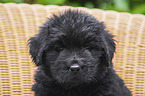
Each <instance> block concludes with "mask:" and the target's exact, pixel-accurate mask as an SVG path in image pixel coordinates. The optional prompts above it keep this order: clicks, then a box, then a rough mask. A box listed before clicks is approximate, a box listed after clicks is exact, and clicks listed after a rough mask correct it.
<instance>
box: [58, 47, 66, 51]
mask: <svg viewBox="0 0 145 96" xmlns="http://www.w3.org/2000/svg"><path fill="white" fill-rule="evenodd" d="M63 49H64V48H63V47H57V48H56V50H57V51H62V50H63Z"/></svg>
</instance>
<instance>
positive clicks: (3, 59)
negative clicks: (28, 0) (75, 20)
mask: <svg viewBox="0 0 145 96" xmlns="http://www.w3.org/2000/svg"><path fill="white" fill-rule="evenodd" d="M67 8H72V7H68V6H62V7H59V6H50V5H49V6H42V5H28V4H12V3H9V4H0V96H33V92H32V91H31V85H32V84H33V81H34V80H33V75H34V70H35V69H36V68H35V66H34V64H32V63H31V58H30V55H29V53H28V48H27V40H28V38H29V37H31V36H34V34H36V33H38V28H39V26H41V25H42V23H44V22H45V20H46V19H47V18H48V17H51V16H52V13H55V14H58V13H59V12H61V11H64V10H66V9H67ZM75 9H76V8H75ZM78 9H80V10H84V11H85V12H88V13H90V14H92V15H94V16H95V17H96V18H98V20H100V21H104V22H105V24H106V27H107V30H110V32H111V33H112V34H114V35H116V37H115V39H116V40H117V43H116V44H117V49H116V54H115V57H114V60H113V61H114V67H115V69H116V71H117V73H118V74H119V76H120V77H121V78H122V79H124V80H125V83H126V85H127V86H128V88H129V89H130V90H131V91H132V94H133V95H134V96H145V16H143V15H132V14H129V13H118V12H114V11H103V10H100V9H87V8H81V7H80V8H78Z"/></svg>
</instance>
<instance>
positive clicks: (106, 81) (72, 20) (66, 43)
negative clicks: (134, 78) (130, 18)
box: [29, 10, 131, 96]
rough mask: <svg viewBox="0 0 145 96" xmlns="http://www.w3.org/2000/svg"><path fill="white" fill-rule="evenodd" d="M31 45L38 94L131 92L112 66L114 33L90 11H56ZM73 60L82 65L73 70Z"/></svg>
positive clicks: (125, 95) (113, 95) (114, 95)
mask: <svg viewBox="0 0 145 96" xmlns="http://www.w3.org/2000/svg"><path fill="white" fill-rule="evenodd" d="M29 47H30V51H29V52H30V54H31V56H32V58H33V61H34V63H35V64H36V66H38V69H37V71H36V74H35V81H36V83H35V84H34V85H33V87H32V90H33V91H35V96H131V92H130V91H129V90H128V89H127V87H126V86H125V85H124V82H123V80H122V79H121V78H120V77H119V76H118V75H117V74H116V73H115V71H114V69H113V64H112V58H113V54H114V52H115V43H114V39H113V36H112V35H111V34H110V33H108V31H106V30H105V26H104V24H103V23H102V22H99V21H98V20H97V19H96V18H95V17H93V16H91V15H89V14H87V13H84V12H80V11H76V10H75V11H72V10H68V11H65V12H64V13H62V14H60V15H59V16H56V15H54V16H53V17H52V18H49V19H48V20H47V21H46V23H44V25H43V26H42V27H41V28H40V31H39V33H38V34H37V35H36V36H35V37H31V38H30V39H29ZM73 64H77V65H78V66H79V68H80V69H79V70H77V71H72V70H70V67H71V66H72V65H73Z"/></svg>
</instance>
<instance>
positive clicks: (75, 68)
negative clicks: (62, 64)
mask: <svg viewBox="0 0 145 96" xmlns="http://www.w3.org/2000/svg"><path fill="white" fill-rule="evenodd" d="M70 70H71V71H79V70H80V66H79V65H78V64H73V65H71V66H70Z"/></svg>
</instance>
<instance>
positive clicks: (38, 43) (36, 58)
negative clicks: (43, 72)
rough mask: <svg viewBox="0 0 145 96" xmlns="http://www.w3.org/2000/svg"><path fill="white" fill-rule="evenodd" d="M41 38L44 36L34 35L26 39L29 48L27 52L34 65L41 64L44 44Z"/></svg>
mask: <svg viewBox="0 0 145 96" xmlns="http://www.w3.org/2000/svg"><path fill="white" fill-rule="evenodd" d="M43 39H44V38H40V36H38V35H37V36H36V37H31V38H30V39H29V40H28V42H29V43H28V45H29V48H30V49H29V53H30V55H31V57H32V59H33V62H34V63H35V64H36V66H39V65H41V64H42V58H43V53H44V49H45V46H46V44H45V41H44V40H43Z"/></svg>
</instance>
